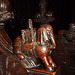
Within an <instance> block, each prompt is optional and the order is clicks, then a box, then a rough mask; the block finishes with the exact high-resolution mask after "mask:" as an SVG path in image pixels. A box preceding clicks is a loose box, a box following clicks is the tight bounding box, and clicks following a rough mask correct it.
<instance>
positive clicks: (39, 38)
mask: <svg viewBox="0 0 75 75" xmlns="http://www.w3.org/2000/svg"><path fill="white" fill-rule="evenodd" d="M46 5H47V1H46V0H40V3H39V6H40V12H38V13H37V14H35V19H34V21H35V22H37V23H39V28H38V29H37V28H33V25H34V24H33V23H32V19H28V28H27V29H22V30H21V35H19V36H18V37H17V38H15V40H14V41H12V40H11V39H10V37H9V36H8V34H7V32H6V31H5V28H4V26H5V24H4V23H5V22H6V21H8V20H10V19H12V18H14V14H13V12H11V10H10V3H9V1H8V0H0V75H75V59H74V57H75V23H72V24H70V26H69V29H68V30H60V31H59V32H58V35H55V36H54V33H53V28H52V26H51V25H50V24H49V23H50V22H52V21H54V20H55V18H54V17H53V13H52V12H46ZM59 66H60V67H59Z"/></svg>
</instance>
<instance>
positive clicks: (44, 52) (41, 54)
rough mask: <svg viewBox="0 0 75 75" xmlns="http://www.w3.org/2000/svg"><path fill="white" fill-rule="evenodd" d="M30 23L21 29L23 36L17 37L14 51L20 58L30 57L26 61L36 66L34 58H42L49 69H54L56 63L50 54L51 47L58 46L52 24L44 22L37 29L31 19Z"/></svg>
mask: <svg viewBox="0 0 75 75" xmlns="http://www.w3.org/2000/svg"><path fill="white" fill-rule="evenodd" d="M28 23H29V28H28V29H23V30H21V36H18V37H17V38H16V39H15V41H14V51H13V52H14V53H15V54H16V55H17V57H18V58H19V59H20V60H24V59H25V58H26V57H29V58H30V59H26V62H24V63H25V64H27V65H29V64H30V65H31V66H33V67H36V62H35V61H34V59H33V58H36V59H38V58H40V59H41V60H42V61H43V63H44V65H45V67H46V69H47V70H49V71H54V67H56V64H55V63H54V62H53V61H52V58H51V56H50V54H51V49H52V48H55V46H56V44H55V40H54V35H53V29H52V26H51V25H49V24H44V25H41V26H40V27H39V28H38V29H37V30H36V28H33V25H32V20H31V19H29V20H28ZM29 68H31V67H29Z"/></svg>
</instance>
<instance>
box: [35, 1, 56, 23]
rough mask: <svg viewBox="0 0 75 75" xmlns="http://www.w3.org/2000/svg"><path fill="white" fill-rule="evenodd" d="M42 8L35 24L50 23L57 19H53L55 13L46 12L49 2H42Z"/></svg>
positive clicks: (36, 16) (36, 15) (40, 4)
mask: <svg viewBox="0 0 75 75" xmlns="http://www.w3.org/2000/svg"><path fill="white" fill-rule="evenodd" d="M39 6H40V12H39V13H36V14H35V19H34V21H35V22H39V23H42V24H43V23H49V22H52V21H54V20H55V19H54V18H53V13H52V12H50V11H49V12H46V6H47V1H46V0H40V3H39Z"/></svg>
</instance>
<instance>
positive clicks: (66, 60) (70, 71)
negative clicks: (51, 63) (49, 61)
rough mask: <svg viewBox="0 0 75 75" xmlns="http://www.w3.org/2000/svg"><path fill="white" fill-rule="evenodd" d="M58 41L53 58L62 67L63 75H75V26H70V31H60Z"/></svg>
mask: <svg viewBox="0 0 75 75" xmlns="http://www.w3.org/2000/svg"><path fill="white" fill-rule="evenodd" d="M55 40H56V44H57V46H56V49H55V50H53V52H52V57H53V58H54V60H55V61H56V63H57V64H58V65H60V66H61V75H74V74H75V58H74V57H75V24H74V23H72V24H70V27H69V29H68V30H60V31H59V32H58V36H56V38H55Z"/></svg>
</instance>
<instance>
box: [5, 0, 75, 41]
mask: <svg viewBox="0 0 75 75" xmlns="http://www.w3.org/2000/svg"><path fill="white" fill-rule="evenodd" d="M39 1H40V0H10V3H11V9H12V11H13V12H14V14H15V19H14V20H12V21H9V22H7V23H6V25H5V29H6V31H7V33H8V35H9V36H10V38H11V39H12V40H14V39H15V38H16V37H17V36H18V35H20V30H21V29H24V28H26V27H27V20H28V19H29V18H31V19H32V20H33V25H34V27H37V26H38V24H37V23H35V22H34V18H35V17H34V15H35V13H36V12H39V10H40V8H39ZM47 2H48V5H47V11H52V12H53V15H54V17H55V21H54V22H52V23H51V25H52V26H53V29H54V34H57V33H58V31H59V30H61V29H68V28H69V24H70V23H72V21H73V17H75V16H74V12H75V10H74V9H75V4H74V3H75V1H74V0H47Z"/></svg>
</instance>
